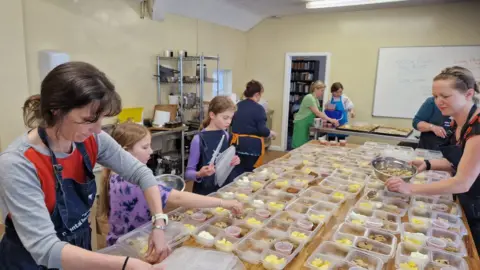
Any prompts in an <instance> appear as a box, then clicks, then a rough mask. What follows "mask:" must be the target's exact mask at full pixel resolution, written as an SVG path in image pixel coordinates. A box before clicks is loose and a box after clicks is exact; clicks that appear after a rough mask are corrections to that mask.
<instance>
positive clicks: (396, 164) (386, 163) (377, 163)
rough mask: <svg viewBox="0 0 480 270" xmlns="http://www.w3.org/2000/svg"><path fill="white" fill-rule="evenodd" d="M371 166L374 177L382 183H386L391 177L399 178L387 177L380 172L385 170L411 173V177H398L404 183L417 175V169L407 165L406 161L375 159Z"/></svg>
mask: <svg viewBox="0 0 480 270" xmlns="http://www.w3.org/2000/svg"><path fill="white" fill-rule="evenodd" d="M372 166H373V171H374V172H375V175H376V176H377V177H378V179H380V180H381V181H383V182H386V181H387V180H388V179H390V178H392V177H399V176H394V175H389V174H386V173H384V172H382V171H381V170H384V169H386V168H398V169H406V170H409V171H411V172H412V176H404V177H399V178H400V179H402V180H403V181H405V182H409V181H410V180H411V179H412V178H413V177H415V175H416V174H417V168H416V167H415V166H412V165H410V164H408V162H406V161H403V160H400V159H396V158H392V157H377V158H375V159H374V160H373V161H372Z"/></svg>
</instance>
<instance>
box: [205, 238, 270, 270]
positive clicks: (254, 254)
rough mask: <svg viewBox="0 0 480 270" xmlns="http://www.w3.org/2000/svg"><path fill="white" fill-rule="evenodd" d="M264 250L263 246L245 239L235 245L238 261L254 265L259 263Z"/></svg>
mask: <svg viewBox="0 0 480 270" xmlns="http://www.w3.org/2000/svg"><path fill="white" fill-rule="evenodd" d="M265 250H266V247H265V245H264V244H262V243H260V242H258V241H255V240H253V239H251V238H245V239H243V240H241V241H240V242H239V243H238V244H237V246H236V248H235V253H236V254H238V257H239V258H240V259H242V260H244V261H246V262H248V263H251V264H254V265H255V264H259V263H260V262H261V260H262V254H263V252H264V251H265ZM212 269H215V268H212Z"/></svg>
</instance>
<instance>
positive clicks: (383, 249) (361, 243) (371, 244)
mask: <svg viewBox="0 0 480 270" xmlns="http://www.w3.org/2000/svg"><path fill="white" fill-rule="evenodd" d="M353 245H354V246H355V247H356V248H358V249H360V250H362V251H363V252H367V253H371V254H373V255H374V256H376V257H378V258H380V259H382V261H383V262H384V263H387V262H388V260H390V259H391V258H392V257H393V254H394V251H395V249H394V248H393V247H391V246H389V245H385V244H382V243H379V242H377V241H373V240H371V239H368V238H366V237H357V239H356V240H355V243H354V244H353Z"/></svg>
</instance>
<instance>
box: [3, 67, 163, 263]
mask: <svg viewBox="0 0 480 270" xmlns="http://www.w3.org/2000/svg"><path fill="white" fill-rule="evenodd" d="M120 110H121V100H120V97H119V96H118V94H117V93H116V92H115V88H114V86H113V85H112V84H111V82H110V81H109V80H108V79H107V78H106V76H105V74H103V73H102V72H100V71H99V70H98V69H96V68H95V67H93V66H92V65H90V64H87V63H81V62H69V63H66V64H62V65H60V66H58V67H56V68H55V69H53V70H52V71H51V72H50V73H49V74H48V75H47V76H46V77H45V79H44V80H43V82H42V89H41V93H40V95H35V96H32V97H30V98H29V99H27V101H26V102H25V105H24V119H25V124H26V125H27V126H28V127H30V128H31V130H30V131H29V132H27V133H25V134H23V135H22V136H21V137H20V138H18V139H17V140H15V142H13V143H12V144H11V145H10V146H9V147H8V148H7V149H6V150H5V151H4V152H2V153H1V154H0V190H1V193H0V194H1V196H0V206H1V207H2V209H1V210H2V213H3V215H4V216H2V218H4V220H5V235H4V236H3V238H2V240H1V242H0V268H1V269H8V270H39V269H63V268H65V269H122V267H123V269H126V267H127V268H128V269H145V270H146V269H151V267H152V266H151V265H150V264H148V263H145V262H143V261H141V260H139V259H129V258H128V257H113V256H110V257H108V256H106V255H102V254H98V253H94V252H90V251H88V250H91V242H90V241H91V230H90V224H89V222H88V218H89V216H90V209H91V207H92V205H93V203H94V201H95V197H96V194H97V190H96V183H95V176H94V175H93V172H92V168H93V167H94V165H95V163H96V162H97V161H98V163H100V164H102V165H104V166H106V167H110V168H112V169H113V170H115V171H116V172H118V173H119V174H121V175H122V176H124V177H125V178H126V179H131V180H130V181H131V182H132V183H134V184H137V185H140V186H141V187H142V189H143V190H144V194H145V197H146V198H147V201H149V206H150V210H151V212H152V213H154V217H153V218H152V220H153V222H154V224H153V228H154V229H153V230H152V234H151V239H152V241H151V242H150V248H149V257H148V258H147V259H148V260H150V261H152V262H157V261H159V259H161V258H162V256H163V257H165V256H167V255H168V253H169V248H168V246H167V245H166V243H165V241H164V239H165V236H164V233H163V230H164V229H165V223H166V222H167V217H166V216H165V215H163V213H162V202H161V197H160V192H159V190H158V187H157V182H156V180H155V177H154V176H153V174H152V172H151V171H150V170H149V169H148V168H147V167H146V166H145V165H144V164H142V163H140V162H139V161H138V160H136V159H135V158H133V157H132V156H131V155H130V154H129V153H128V152H126V151H125V150H123V149H122V148H121V147H120V146H119V145H118V144H117V143H116V142H115V141H113V139H112V138H111V137H110V136H108V135H107V134H106V133H104V132H102V131H101V122H102V119H103V117H106V116H115V115H117V114H118V113H119V112H120ZM37 123H38V124H39V126H37ZM5 215H6V216H5Z"/></svg>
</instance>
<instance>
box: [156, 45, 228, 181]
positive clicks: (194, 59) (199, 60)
mask: <svg viewBox="0 0 480 270" xmlns="http://www.w3.org/2000/svg"><path fill="white" fill-rule="evenodd" d="M162 61H169V62H177V70H178V78H179V80H178V81H177V82H162V81H161V77H160V65H161V63H162ZM207 61H211V62H216V75H217V80H216V81H214V80H212V81H210V80H207V81H205V74H204V68H203V66H204V64H205V63H206V62H207ZM219 64H220V57H219V56H218V55H217V56H205V55H203V54H202V55H199V56H187V57H182V56H180V57H165V56H157V74H156V75H155V77H156V79H157V104H162V92H163V91H164V90H163V88H162V87H163V86H164V85H172V84H176V85H178V89H177V90H176V93H177V94H178V95H179V107H178V111H177V112H178V114H177V115H178V116H179V118H180V120H181V121H182V123H184V124H187V123H185V118H184V112H185V110H186V108H185V104H184V99H183V95H184V93H185V89H184V86H185V85H196V87H195V92H196V94H197V97H198V99H197V101H196V104H195V107H194V109H195V108H196V109H198V114H199V120H200V124H201V123H202V122H203V115H204V110H203V104H204V94H205V83H216V84H217V91H218V89H219V86H220V84H219V80H218V78H219ZM186 65H193V66H194V67H193V69H194V70H195V71H196V66H197V65H199V67H200V68H199V69H200V72H199V76H198V77H199V79H198V81H196V82H184V80H183V77H184V76H186V74H185V66H186ZM214 94H218V93H214ZM181 133H182V134H181V136H180V138H181V156H182V158H181V159H182V177H184V176H185V136H192V135H195V134H196V133H198V131H197V130H193V131H192V130H187V131H185V130H182V131H181Z"/></svg>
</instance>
